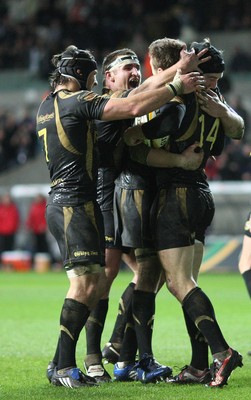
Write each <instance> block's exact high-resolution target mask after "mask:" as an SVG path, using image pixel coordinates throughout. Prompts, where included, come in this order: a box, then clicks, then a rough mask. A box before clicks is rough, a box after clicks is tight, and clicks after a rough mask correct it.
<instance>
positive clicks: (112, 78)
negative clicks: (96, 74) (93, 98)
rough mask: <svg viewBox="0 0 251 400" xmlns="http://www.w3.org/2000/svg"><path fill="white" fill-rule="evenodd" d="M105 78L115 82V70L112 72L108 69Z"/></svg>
mask: <svg viewBox="0 0 251 400" xmlns="http://www.w3.org/2000/svg"><path fill="white" fill-rule="evenodd" d="M105 78H106V80H107V81H109V82H114V81H115V78H114V74H113V72H110V71H106V72H105Z"/></svg>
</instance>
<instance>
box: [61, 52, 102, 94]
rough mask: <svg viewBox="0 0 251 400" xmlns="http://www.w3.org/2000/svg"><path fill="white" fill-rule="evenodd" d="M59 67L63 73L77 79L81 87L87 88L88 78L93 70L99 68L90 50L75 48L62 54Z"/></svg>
mask: <svg viewBox="0 0 251 400" xmlns="http://www.w3.org/2000/svg"><path fill="white" fill-rule="evenodd" d="M57 68H58V71H59V73H60V74H61V75H63V76H69V77H73V78H75V79H77V81H78V82H79V85H80V88H81V89H82V90H85V89H86V82H87V78H88V76H89V74H90V73H91V72H92V71H94V70H96V69H97V63H96V61H95V58H94V57H93V56H92V54H90V52H88V51H85V50H80V49H78V48H74V49H73V50H72V49H70V50H66V51H65V52H64V53H63V54H62V57H61V59H60V60H59V61H58V64H57Z"/></svg>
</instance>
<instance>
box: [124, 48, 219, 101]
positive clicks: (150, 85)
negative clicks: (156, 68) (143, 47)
mask: <svg viewBox="0 0 251 400" xmlns="http://www.w3.org/2000/svg"><path fill="white" fill-rule="evenodd" d="M207 51H208V49H203V50H202V51H200V52H199V53H198V54H195V51H194V49H192V50H191V51H187V50H186V48H183V49H182V50H181V52H180V59H179V61H178V62H177V63H176V64H174V65H172V66H171V67H170V68H167V69H166V70H164V71H162V72H160V73H158V74H156V75H153V76H150V77H149V78H147V79H146V80H145V81H144V82H143V83H142V84H141V85H140V86H139V87H138V88H135V89H133V90H132V93H131V95H134V94H136V93H141V92H143V91H145V90H152V89H156V88H159V87H162V86H163V85H165V83H166V82H170V81H172V80H173V78H174V76H175V74H176V72H177V71H178V70H180V72H181V73H182V74H186V73H188V72H191V71H200V69H199V65H200V64H202V63H204V62H206V61H208V60H210V58H211V57H210V56H209V57H204V58H201V57H202V56H203V55H204V54H206V52H207Z"/></svg>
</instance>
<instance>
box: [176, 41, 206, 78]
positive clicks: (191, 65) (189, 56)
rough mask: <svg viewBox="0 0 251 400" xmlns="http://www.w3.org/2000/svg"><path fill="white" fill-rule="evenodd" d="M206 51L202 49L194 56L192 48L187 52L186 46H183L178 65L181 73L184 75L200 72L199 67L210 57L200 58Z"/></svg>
mask: <svg viewBox="0 0 251 400" xmlns="http://www.w3.org/2000/svg"><path fill="white" fill-rule="evenodd" d="M207 51H208V49H203V50H201V51H200V52H199V53H198V54H196V53H195V50H194V48H193V49H191V50H190V51H188V50H187V49H186V46H184V47H183V49H182V50H181V52H180V60H179V65H180V69H181V71H182V73H183V74H186V73H188V72H191V71H199V72H202V71H201V69H200V68H199V65H200V64H203V63H204V62H207V61H209V60H210V59H211V56H208V57H204V58H201V57H203V56H204V55H205V54H206V53H207Z"/></svg>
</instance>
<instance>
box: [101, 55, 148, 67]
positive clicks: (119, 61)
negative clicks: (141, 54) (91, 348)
mask: <svg viewBox="0 0 251 400" xmlns="http://www.w3.org/2000/svg"><path fill="white" fill-rule="evenodd" d="M128 61H130V62H128ZM121 64H122V65H126V64H138V65H140V62H139V59H138V57H137V56H133V55H130V54H126V55H125V56H121V57H118V58H116V60H114V61H113V62H111V64H110V65H108V67H107V68H106V71H110V70H111V69H113V68H114V67H116V66H118V65H121Z"/></svg>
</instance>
